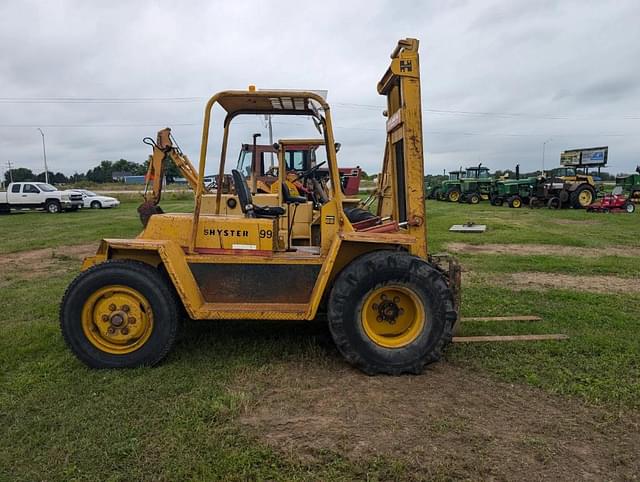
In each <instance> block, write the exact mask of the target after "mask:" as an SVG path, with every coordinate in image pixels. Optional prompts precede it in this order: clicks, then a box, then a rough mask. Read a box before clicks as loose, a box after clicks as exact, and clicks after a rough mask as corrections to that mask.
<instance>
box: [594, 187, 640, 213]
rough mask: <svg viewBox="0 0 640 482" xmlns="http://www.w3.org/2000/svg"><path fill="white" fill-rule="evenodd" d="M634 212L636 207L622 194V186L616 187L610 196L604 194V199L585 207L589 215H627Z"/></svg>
mask: <svg viewBox="0 0 640 482" xmlns="http://www.w3.org/2000/svg"><path fill="white" fill-rule="evenodd" d="M635 210H636V205H635V204H633V202H631V200H630V199H629V198H628V197H627V196H625V195H624V194H622V186H616V187H614V188H613V191H611V194H605V195H604V197H603V198H602V199H600V200H598V201H596V202H594V203H593V204H590V205H589V206H587V212H589V213H629V214H631V213H632V212H634V211H635Z"/></svg>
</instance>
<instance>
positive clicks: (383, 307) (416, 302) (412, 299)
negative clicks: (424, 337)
mask: <svg viewBox="0 0 640 482" xmlns="http://www.w3.org/2000/svg"><path fill="white" fill-rule="evenodd" d="M361 318H362V326H363V329H364V331H365V334H366V335H367V336H368V337H369V338H370V339H371V340H372V341H373V342H374V343H376V344H378V345H380V346H383V347H385V348H401V347H403V346H406V345H408V344H409V343H411V342H412V341H414V340H415V339H416V338H417V337H418V336H419V335H420V333H421V332H422V330H423V328H424V325H425V313H424V307H423V305H422V302H421V300H420V299H419V297H418V296H417V295H416V293H415V292H414V291H413V290H411V289H409V288H406V287H404V286H388V287H387V286H385V287H382V288H379V289H377V290H374V291H373V292H372V293H370V294H369V295H368V296H367V297H366V299H365V301H364V304H363V307H362V311H361Z"/></svg>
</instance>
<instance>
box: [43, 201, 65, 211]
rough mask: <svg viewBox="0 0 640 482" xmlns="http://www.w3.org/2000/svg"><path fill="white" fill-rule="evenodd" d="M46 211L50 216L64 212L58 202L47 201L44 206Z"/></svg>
mask: <svg viewBox="0 0 640 482" xmlns="http://www.w3.org/2000/svg"><path fill="white" fill-rule="evenodd" d="M44 209H45V211H47V212H48V213H50V214H57V213H60V212H62V206H60V203H59V202H58V201H47V202H46V204H45V205H44Z"/></svg>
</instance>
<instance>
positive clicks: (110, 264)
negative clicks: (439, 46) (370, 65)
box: [60, 39, 460, 375]
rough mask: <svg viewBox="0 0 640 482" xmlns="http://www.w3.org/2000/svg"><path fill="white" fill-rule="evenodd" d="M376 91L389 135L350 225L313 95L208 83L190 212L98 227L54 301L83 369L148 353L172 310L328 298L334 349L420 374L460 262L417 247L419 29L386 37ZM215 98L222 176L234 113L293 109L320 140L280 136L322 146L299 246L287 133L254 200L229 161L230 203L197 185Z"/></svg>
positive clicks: (301, 316) (370, 367)
mask: <svg viewBox="0 0 640 482" xmlns="http://www.w3.org/2000/svg"><path fill="white" fill-rule="evenodd" d="M378 93H379V94H381V95H384V96H386V98H387V109H386V111H385V115H386V116H387V121H386V130H387V136H386V144H385V156H384V163H383V170H382V173H381V175H380V176H379V184H378V188H377V191H376V199H377V212H376V213H375V214H374V213H372V216H370V217H368V218H366V219H364V220H362V221H359V222H353V223H352V222H351V221H349V219H348V217H347V216H346V214H345V212H344V207H343V201H344V200H345V195H344V194H343V193H342V190H341V189H340V177H339V171H338V167H337V161H336V144H335V141H334V137H333V129H332V122H333V121H332V118H331V111H330V108H329V105H328V104H327V102H326V101H325V99H324V98H323V97H322V96H320V95H318V94H317V93H315V92H311V91H309V92H301V91H283V90H277V91H276V90H274V91H268V90H257V89H255V88H254V87H250V88H249V89H248V90H242V91H224V92H220V93H218V94H215V95H214V96H213V97H212V98H211V99H210V100H209V101H208V103H207V105H206V108H205V116H204V126H203V133H202V144H201V149H200V162H199V166H198V176H197V182H196V193H195V203H194V204H195V205H194V210H193V213H180V214H168V213H161V212H157V213H149V214H150V215H149V217H148V222H147V224H146V226H145V228H144V230H143V231H142V232H141V233H140V234H139V235H138V236H137V237H136V238H135V239H104V240H102V242H101V243H100V246H99V248H98V250H97V253H96V255H95V256H91V257H89V258H86V259H85V260H84V262H83V265H82V272H81V273H80V274H79V275H78V276H77V277H76V278H75V279H74V280H73V282H72V283H71V284H70V285H69V287H68V289H67V291H66V293H65V295H64V297H63V299H62V303H61V307H60V325H61V329H62V334H63V337H64V339H65V341H66V343H67V345H68V346H69V348H70V349H71V350H72V351H73V353H74V354H75V355H76V356H77V357H78V358H79V359H80V360H81V361H83V362H84V363H86V364H87V365H89V366H90V367H94V368H118V367H136V366H141V365H154V364H156V363H158V362H160V361H161V360H162V359H163V358H164V357H165V356H166V355H167V353H169V351H170V350H171V348H172V346H173V344H174V342H175V339H176V334H177V330H178V325H179V322H180V317H181V314H182V313H183V312H184V313H186V315H187V316H188V317H189V318H191V319H194V320H196V319H198V320H220V319H232V320H239V319H251V320H312V319H314V318H316V316H318V314H319V311H321V310H326V317H327V320H328V324H329V328H330V331H331V334H332V336H333V339H334V341H335V343H336V345H337V347H338V349H339V350H340V352H341V353H342V354H343V355H344V357H345V358H346V359H347V360H348V361H349V362H350V363H352V364H353V365H354V366H356V367H358V368H359V369H361V370H363V371H364V372H366V373H369V374H376V373H387V374H393V375H397V374H400V373H419V372H421V371H422V369H423V368H424V366H425V365H426V364H428V363H431V362H434V361H436V360H438V359H439V358H440V357H441V355H442V351H443V349H444V347H445V346H446V345H447V344H448V343H449V342H450V341H451V338H452V333H453V329H454V324H455V323H456V320H457V318H458V309H459V300H460V270H459V267H458V265H457V263H456V262H455V260H453V259H449V258H446V257H441V258H437V259H436V257H434V256H430V255H429V254H428V251H427V236H426V217H425V203H424V193H423V175H424V174H423V173H424V162H423V145H422V114H421V101H420V69H419V60H418V41H417V40H415V39H405V40H401V41H399V42H398V45H397V46H396V48H395V49H394V50H393V53H392V55H391V64H390V66H389V68H388V69H387V70H386V71H385V73H384V75H383V77H382V79H381V80H380V82H379V83H378ZM215 105H218V106H220V107H222V109H224V111H226V117H225V119H224V123H223V142H222V148H221V154H220V166H219V173H220V178H222V177H223V175H224V172H225V160H226V152H227V141H228V135H229V127H230V124H231V123H232V121H233V120H234V119H235V118H236V117H238V116H241V115H256V114H257V115H264V114H268V115H288V116H302V117H308V118H311V119H312V120H313V122H314V123H315V124H316V126H317V127H318V130H319V132H320V134H321V138H319V139H302V140H300V139H298V140H295V141H289V144H290V143H292V142H298V143H304V144H305V145H312V144H313V145H317V146H318V148H319V149H320V148H322V149H324V150H325V151H326V159H327V166H328V169H329V176H330V182H329V183H328V191H329V192H328V193H327V196H328V199H327V200H326V202H324V203H323V204H322V205H321V206H320V208H319V221H318V225H319V236H318V238H317V239H313V240H312V242H311V243H310V244H309V245H305V246H301V245H296V244H295V243H292V239H291V234H292V233H291V231H292V228H291V226H292V225H293V223H294V222H295V217H296V211H297V209H298V208H299V207H300V206H301V205H303V204H304V203H306V202H308V201H307V200H306V199H304V198H301V197H299V196H295V195H293V194H292V193H291V192H289V190H288V189H287V184H286V182H285V181H286V178H285V175H286V173H285V171H286V165H285V148H284V146H286V145H287V143H288V141H287V140H282V141H279V142H278V146H277V147H278V164H279V169H278V176H279V184H280V186H282V189H280V190H279V191H278V192H277V193H272V194H265V196H271V197H272V198H273V199H272V201H273V202H269V204H262V201H266V200H269V199H270V198H262V199H261V200H260V202H259V201H258V196H257V195H256V196H254V195H253V194H252V190H251V189H250V187H249V185H248V184H247V181H246V179H245V178H244V176H243V174H242V173H241V172H239V171H238V170H235V169H234V170H232V173H231V174H232V177H233V181H234V184H235V197H234V198H233V199H235V200H236V202H237V203H238V206H239V208H240V212H239V213H233V214H231V213H227V212H224V206H225V205H227V203H228V201H229V200H230V199H231V198H227V199H224V198H223V193H222V189H217V190H216V191H215V192H212V191H211V192H207V190H206V189H205V186H204V185H203V182H202V179H203V178H204V173H205V169H206V165H207V147H208V141H209V130H210V121H211V111H212V108H213V107H214V106H215ZM165 147H166V146H165ZM154 149H155V147H154ZM283 218H286V219H287V222H286V223H283V222H282V219H283Z"/></svg>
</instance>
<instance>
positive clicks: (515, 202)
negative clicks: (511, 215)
mask: <svg viewBox="0 0 640 482" xmlns="http://www.w3.org/2000/svg"><path fill="white" fill-rule="evenodd" d="M509 207H510V208H515V209H519V208H521V207H522V198H521V197H520V196H513V197H511V198H509Z"/></svg>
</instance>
